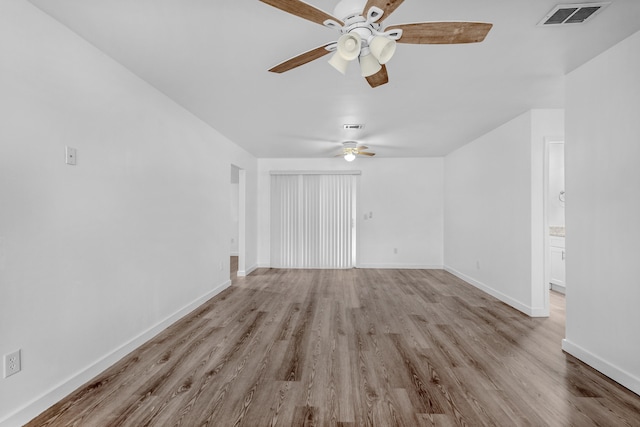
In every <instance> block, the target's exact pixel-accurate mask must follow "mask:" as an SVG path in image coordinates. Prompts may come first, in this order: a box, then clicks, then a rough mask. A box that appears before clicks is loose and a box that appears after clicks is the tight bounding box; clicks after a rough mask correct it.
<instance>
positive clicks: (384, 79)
mask: <svg viewBox="0 0 640 427" xmlns="http://www.w3.org/2000/svg"><path fill="white" fill-rule="evenodd" d="M365 78H366V79H367V81H368V82H369V85H370V86H371V87H378V86H382V85H383V84H386V83H389V74H387V67H386V66H385V65H384V64H383V65H382V68H381V69H380V71H378V72H377V73H375V74H374V75H372V76H369V77H365Z"/></svg>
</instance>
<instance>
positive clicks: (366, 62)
mask: <svg viewBox="0 0 640 427" xmlns="http://www.w3.org/2000/svg"><path fill="white" fill-rule="evenodd" d="M381 69H382V65H380V63H379V62H378V60H377V59H376V58H375V57H374V56H373V55H371V54H368V55H364V56H361V57H360V71H361V72H362V77H369V76H372V75H374V74H375V73H377V72H378V71H380V70H381Z"/></svg>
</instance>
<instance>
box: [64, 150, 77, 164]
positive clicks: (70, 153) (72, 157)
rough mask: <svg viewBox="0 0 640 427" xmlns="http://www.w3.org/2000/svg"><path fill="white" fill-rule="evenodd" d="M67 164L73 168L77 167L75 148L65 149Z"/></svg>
mask: <svg viewBox="0 0 640 427" xmlns="http://www.w3.org/2000/svg"><path fill="white" fill-rule="evenodd" d="M65 155H66V163H67V164H68V165H71V166H75V165H76V157H77V154H76V149H75V148H73V147H65Z"/></svg>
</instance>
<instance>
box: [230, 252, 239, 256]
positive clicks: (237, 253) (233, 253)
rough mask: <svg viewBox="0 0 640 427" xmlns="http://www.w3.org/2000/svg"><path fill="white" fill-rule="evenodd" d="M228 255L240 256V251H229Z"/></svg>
mask: <svg viewBox="0 0 640 427" xmlns="http://www.w3.org/2000/svg"><path fill="white" fill-rule="evenodd" d="M229 256H240V252H237V251H236V252H231V255H229Z"/></svg>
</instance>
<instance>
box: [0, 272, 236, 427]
mask: <svg viewBox="0 0 640 427" xmlns="http://www.w3.org/2000/svg"><path fill="white" fill-rule="evenodd" d="M229 286H231V281H230V280H227V281H226V282H224V283H222V284H220V285H218V286H216V287H215V288H214V289H212V290H210V291H209V292H207V293H206V294H204V295H202V296H201V297H199V298H196V299H195V300H193V301H192V302H190V303H189V304H187V305H185V306H184V307H182V308H181V309H179V310H178V311H176V312H175V313H173V314H171V315H170V316H168V317H167V318H165V319H164V320H162V321H160V322H158V323H157V324H155V325H154V326H152V327H151V328H149V329H147V330H146V331H144V332H142V333H141V334H140V335H138V336H137V337H135V338H133V339H132V340H130V341H129V342H127V343H125V344H123V345H122V346H121V347H119V348H117V349H115V350H113V351H112V352H111V353H109V354H106V355H105V356H103V357H102V358H101V359H99V360H98V361H96V362H95V363H93V364H92V365H91V366H89V367H88V368H86V369H84V370H83V371H80V372H78V373H77V374H75V375H73V376H72V377H70V378H69V379H67V380H65V381H63V382H62V383H60V384H58V385H57V386H54V387H53V388H52V389H50V390H49V391H47V392H45V393H43V394H42V395H41V396H39V397H37V398H35V399H34V400H32V401H31V402H29V403H27V404H26V405H24V406H23V407H21V408H18V409H17V410H16V411H14V412H12V413H10V414H8V415H7V416H6V417H5V418H4V419H2V420H0V427H15V426H22V425H24V424H26V423H28V422H29V421H31V420H32V419H33V418H35V417H37V416H38V415H40V414H41V413H42V412H44V411H45V410H47V409H49V408H50V407H51V406H53V405H54V404H56V403H57V402H59V401H60V400H62V399H63V398H65V397H66V396H68V395H69V394H70V393H72V392H73V391H75V390H76V389H78V388H79V387H81V386H82V385H84V384H85V383H86V382H87V381H90V380H91V379H92V378H94V377H96V376H97V375H99V374H100V373H102V372H103V371H105V370H106V369H107V368H109V367H110V366H112V365H114V364H115V363H116V362H118V361H119V360H120V359H122V358H123V357H124V356H126V355H127V354H129V353H131V352H132V351H133V350H135V349H136V348H138V347H140V346H141V345H142V344H144V343H146V342H147V341H149V340H151V339H152V338H153V337H155V336H156V335H158V334H159V333H160V332H162V331H163V330H165V329H166V328H167V327H168V326H170V325H172V324H173V323H175V322H177V321H178V320H180V319H181V318H182V317H184V316H186V315H187V314H189V313H191V312H192V311H193V310H195V309H196V308H198V307H199V306H201V305H202V304H204V303H205V302H206V301H208V300H209V299H211V298H212V297H214V296H215V295H217V294H219V293H220V292H222V291H223V290H225V289H226V288H228V287H229Z"/></svg>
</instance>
